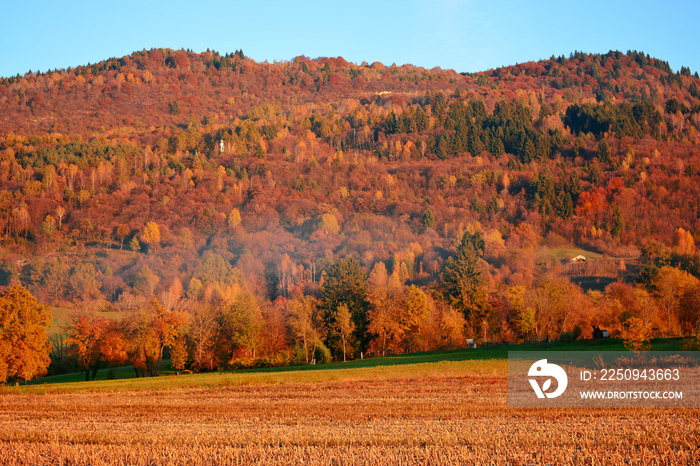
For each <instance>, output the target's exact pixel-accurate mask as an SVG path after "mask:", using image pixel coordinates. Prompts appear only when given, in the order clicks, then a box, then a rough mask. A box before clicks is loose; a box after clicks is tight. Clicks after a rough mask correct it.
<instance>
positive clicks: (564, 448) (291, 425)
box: [0, 361, 700, 465]
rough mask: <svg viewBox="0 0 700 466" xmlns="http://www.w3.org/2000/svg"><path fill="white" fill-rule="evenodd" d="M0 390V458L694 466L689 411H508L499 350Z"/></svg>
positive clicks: (696, 451) (697, 424)
mask: <svg viewBox="0 0 700 466" xmlns="http://www.w3.org/2000/svg"><path fill="white" fill-rule="evenodd" d="M156 380H157V382H155V381H150V380H136V381H129V382H124V381H112V382H100V383H99V386H98V385H90V384H64V385H56V386H47V387H27V388H24V387H21V388H20V389H14V388H13V389H5V390H4V391H3V392H2V394H1V395H0V463H1V464H9V465H14V464H21V465H24V464H26V465H43V464H52V465H53V464H61V465H76V464H80V465H108V464H109V465H119V464H122V465H127V464H128V465H142V464H143V465H146V464H149V465H150V464H159V465H160V464H178V465H179V464H183V465H184V464H188V465H209V464H256V463H257V464H368V465H375V464H387V465H388V464H392V465H393V464H513V465H520V464H523V465H526V464H576V465H579V464H591V465H592V464H640V465H641V464H644V465H647V464H698V463H700V447H699V445H700V413H698V412H697V411H695V410H673V411H671V410H644V411H642V410H639V411H633V410H607V411H606V410H511V409H508V407H507V400H506V398H507V393H506V387H507V380H506V365H505V362H504V361H466V362H443V363H431V364H416V365H412V366H395V367H376V368H362V369H348V370H333V371H307V372H280V373H276V374H224V375H221V374H208V375H203V376H181V377H161V378H159V379H156Z"/></svg>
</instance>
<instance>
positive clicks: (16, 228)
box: [0, 49, 700, 335]
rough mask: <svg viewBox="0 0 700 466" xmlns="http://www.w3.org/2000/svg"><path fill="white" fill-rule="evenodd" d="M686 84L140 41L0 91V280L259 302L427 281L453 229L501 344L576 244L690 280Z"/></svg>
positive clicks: (630, 63)
mask: <svg viewBox="0 0 700 466" xmlns="http://www.w3.org/2000/svg"><path fill="white" fill-rule="evenodd" d="M699 85H700V81H699V79H698V74H697V73H694V74H691V72H690V70H688V69H686V68H682V69H681V70H680V72H674V71H673V70H671V69H670V67H669V66H668V64H667V63H665V62H663V61H661V60H658V59H654V58H650V57H649V56H648V55H645V54H642V53H638V52H628V53H626V54H624V53H620V52H610V53H608V54H605V55H588V54H583V53H578V52H577V53H574V54H572V55H571V56H570V57H568V58H565V57H559V58H556V57H552V58H551V59H549V60H542V61H539V62H530V63H525V64H521V65H516V66H510V67H506V68H500V69H496V70H490V71H486V72H483V73H475V74H460V73H457V72H455V71H452V70H442V69H439V68H435V69H431V70H428V69H424V68H419V67H414V66H411V65H404V66H396V65H392V66H386V65H383V64H381V63H372V64H367V63H363V64H359V65H358V64H352V63H348V62H347V61H345V60H344V59H342V58H340V57H339V58H317V59H309V58H307V57H303V56H302V57H297V58H295V59H294V60H292V61H289V62H280V63H272V64H270V63H266V62H265V63H259V62H255V61H253V60H251V59H249V58H247V57H245V55H244V53H243V52H242V51H237V52H235V53H232V54H227V55H221V54H219V53H216V52H205V53H201V54H196V53H192V52H188V51H184V50H178V51H173V50H167V49H153V50H150V51H142V52H136V53H133V54H132V55H130V56H126V57H122V58H113V59H109V60H106V61H104V62H100V63H98V64H94V65H87V66H78V67H76V68H69V69H67V70H56V71H53V72H48V73H28V74H26V75H24V76H17V77H12V78H3V79H0V234H1V239H2V248H1V249H0V285H7V284H10V283H22V284H24V285H26V286H28V287H29V289H31V290H32V291H33V292H34V293H35V294H36V295H37V296H38V297H40V299H41V300H42V301H44V302H49V303H53V304H56V305H64V306H67V307H90V306H92V307H95V308H105V307H109V306H116V307H119V306H124V307H128V306H129V305H131V304H129V303H135V302H139V300H143V299H150V298H152V297H154V296H156V297H159V298H160V301H161V303H167V304H164V305H167V306H170V307H173V306H175V304H174V303H180V302H185V301H187V302H188V303H189V304H188V305H195V304H196V303H205V302H213V301H216V300H222V299H223V300H234V301H235V299H236V296H239V295H240V293H243V292H245V293H249V294H250V295H251V296H255V297H256V299H258V300H260V301H259V302H262V303H268V304H269V303H271V302H273V301H274V300H275V299H277V298H278V297H282V298H288V297H291V296H295V295H297V294H299V293H302V292H303V293H306V294H309V295H315V294H317V293H318V282H319V279H320V276H321V273H322V272H323V271H324V270H325V269H326V268H327V267H328V266H329V265H331V264H334V263H335V261H336V260H337V259H341V258H345V257H347V256H353V257H354V258H356V259H357V260H358V261H359V264H360V266H361V267H362V269H363V271H364V273H365V276H369V274H370V272H371V271H372V270H377V268H378V267H379V268H381V267H384V268H385V269H386V270H385V274H388V275H389V276H394V277H396V280H398V281H399V282H400V284H401V286H408V285H411V284H415V285H419V286H420V287H422V288H421V289H425V290H430V289H432V288H433V287H434V286H436V285H438V284H440V283H441V280H442V279H443V278H444V276H443V274H441V271H443V272H444V265H445V264H446V260H447V258H448V257H450V256H452V255H453V254H455V251H456V250H457V248H458V245H459V244H460V241H462V242H464V233H465V232H469V233H470V234H471V235H477V236H479V237H480V238H482V239H483V245H482V251H481V252H480V253H479V254H480V259H479V260H480V261H481V262H480V267H481V272H482V273H483V277H484V278H485V281H484V282H483V283H482V284H481V285H480V286H481V287H482V288H483V292H484V296H485V298H484V299H485V301H484V303H485V302H488V303H489V304H488V306H486V305H484V306H482V307H481V308H480V309H481V310H482V311H484V314H479V315H480V317H479V319H481V320H480V322H482V321H483V322H485V321H486V320H488V318H490V317H489V316H490V315H495V314H490V313H497V312H500V313H501V314H498V315H497V316H496V317H494V322H496V323H495V324H492V325H491V326H490V327H489V328H490V331H491V332H496V333H498V332H499V331H500V330H498V329H499V328H502V326H503V325H505V326H506V327H507V326H508V325H511V326H512V330H513V331H518V328H519V327H517V323H516V322H515V321H513V322H511V320H510V319H511V317H512V312H514V311H513V309H514V308H513V307H512V306H511V305H510V304H509V303H510V301H509V300H508V299H509V298H507V296H510V295H508V293H509V292H511V291H512V289H513V288H514V287H524V288H523V289H525V290H528V289H531V288H534V287H537V286H539V285H538V284H540V283H542V280H543V279H545V278H547V277H550V278H551V277H552V276H556V277H565V278H567V277H569V278H570V277H571V276H572V271H571V270H570V269H571V265H570V264H569V262H568V260H569V259H571V257H573V255H576V254H578V253H579V252H580V250H584V251H587V253H588V255H589V258H597V259H599V260H598V262H597V263H596V264H593V265H591V264H589V268H590V270H585V271H584V270H581V271H579V272H580V273H579V272H577V273H578V274H579V275H581V276H592V277H611V276H615V274H617V273H618V272H619V273H620V274H621V276H622V277H623V279H624V280H626V281H628V282H631V281H634V280H636V279H637V278H638V276H637V275H638V273H639V271H640V270H641V269H642V268H644V267H645V266H646V268H644V274H646V275H644V276H643V277H642V278H643V279H647V281H649V280H651V279H652V278H653V276H654V274H655V273H656V270H657V269H655V268H654V267H655V266H663V265H675V266H677V267H681V268H683V269H684V270H686V271H687V272H689V273H691V274H695V275H697V274H698V260H697V254H696V253H695V242H696V240H697V239H698V236H697V235H698V233H697V232H698V231H700V222H699V221H698V206H699V205H700V179H699V173H698V171H699V170H700V146H699V145H698V142H699V135H698V129H699V128H700V100H699V97H700V93H699V91H698V86H699ZM608 258H615V259H614V261H613V259H608ZM625 263H627V264H628V266H627V267H626V266H625ZM654 264H655V265H654ZM594 266H595V267H599V269H595V267H594ZM611 268H612V269H611ZM594 269H595V270H594ZM611 270H612V272H611ZM574 275H576V274H574ZM567 279H568V278H567ZM572 281H573V282H574V283H575V284H578V283H582V281H581V280H579V281H577V279H572ZM597 283H598V284H600V281H598V282H597ZM630 286H631V285H630ZM602 287H603V285H600V286H599V288H601V289H602ZM518 289H519V288H518ZM453 304H454V303H453ZM473 304H474V303H472V305H473ZM270 305H271V304H270ZM509 306H510V307H509ZM476 307H479V306H476ZM465 309H466V308H465ZM471 309H472V310H473V306H472V308H471ZM487 309H488V312H487V311H486V310H487ZM509 312H510V313H511V314H509ZM567 325H568V324H567ZM479 328H481V324H479ZM560 330H561V329H560ZM484 332H485V333H484V335H487V333H486V331H484Z"/></svg>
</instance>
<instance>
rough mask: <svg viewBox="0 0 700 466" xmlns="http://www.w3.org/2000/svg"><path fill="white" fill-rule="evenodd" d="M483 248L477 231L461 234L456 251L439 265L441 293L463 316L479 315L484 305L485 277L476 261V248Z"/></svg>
mask: <svg viewBox="0 0 700 466" xmlns="http://www.w3.org/2000/svg"><path fill="white" fill-rule="evenodd" d="M483 247H484V240H483V238H482V237H481V234H480V233H476V234H474V235H472V234H470V233H469V232H466V233H464V236H463V237H462V241H461V242H460V244H459V246H458V247H457V252H456V253H455V255H454V256H452V257H450V258H449V259H447V261H445V264H444V266H443V268H442V290H443V293H444V294H445V297H446V298H447V300H448V302H449V303H450V304H451V305H453V306H454V307H455V308H457V309H459V310H460V311H462V313H464V315H465V317H470V316H472V315H478V314H479V313H480V312H481V310H482V309H483V308H484V307H485V305H486V279H485V278H484V275H483V272H482V270H481V265H480V264H479V251H483Z"/></svg>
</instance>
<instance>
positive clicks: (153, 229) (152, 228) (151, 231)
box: [141, 222, 160, 248]
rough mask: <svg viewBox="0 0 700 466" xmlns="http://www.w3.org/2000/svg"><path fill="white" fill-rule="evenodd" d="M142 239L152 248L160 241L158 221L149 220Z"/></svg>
mask: <svg viewBox="0 0 700 466" xmlns="http://www.w3.org/2000/svg"><path fill="white" fill-rule="evenodd" d="M141 241H143V242H144V243H146V244H147V245H149V246H150V247H151V248H153V247H154V246H157V245H158V244H159V243H160V229H159V228H158V224H157V223H156V222H148V223H147V224H146V228H144V230H143V234H142V235H141Z"/></svg>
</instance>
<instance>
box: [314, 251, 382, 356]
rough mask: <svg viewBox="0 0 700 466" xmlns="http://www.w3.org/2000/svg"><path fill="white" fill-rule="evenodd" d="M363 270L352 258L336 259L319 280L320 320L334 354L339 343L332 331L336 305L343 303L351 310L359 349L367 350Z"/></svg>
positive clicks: (365, 297) (354, 333)
mask: <svg viewBox="0 0 700 466" xmlns="http://www.w3.org/2000/svg"><path fill="white" fill-rule="evenodd" d="M365 282H366V278H365V273H364V272H363V271H362V268H361V267H360V263H359V262H358V261H357V259H355V258H353V257H347V258H345V259H339V260H337V261H335V262H334V263H333V264H332V265H331V266H330V267H328V269H327V270H326V271H325V272H324V274H323V278H322V280H321V308H322V309H323V321H324V324H325V326H326V330H327V341H328V344H329V346H331V347H333V349H334V350H335V352H336V355H339V354H340V351H341V342H340V341H338V337H337V335H336V334H335V332H334V331H333V329H334V328H336V327H337V323H336V318H337V315H338V308H339V306H340V305H341V304H344V305H346V306H347V307H348V309H349V310H350V314H351V315H352V322H353V325H354V326H355V328H354V331H353V332H352V337H353V338H354V340H355V342H356V343H357V345H356V346H357V347H359V349H360V350H361V351H366V348H367V345H368V344H369V341H370V335H369V332H368V330H367V327H368V325H369V322H368V318H367V310H368V307H369V303H368V302H367V291H366V287H365ZM353 346H355V345H353Z"/></svg>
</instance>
